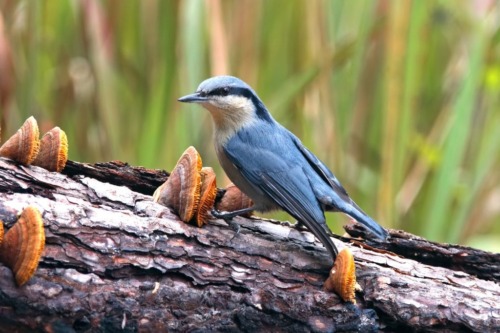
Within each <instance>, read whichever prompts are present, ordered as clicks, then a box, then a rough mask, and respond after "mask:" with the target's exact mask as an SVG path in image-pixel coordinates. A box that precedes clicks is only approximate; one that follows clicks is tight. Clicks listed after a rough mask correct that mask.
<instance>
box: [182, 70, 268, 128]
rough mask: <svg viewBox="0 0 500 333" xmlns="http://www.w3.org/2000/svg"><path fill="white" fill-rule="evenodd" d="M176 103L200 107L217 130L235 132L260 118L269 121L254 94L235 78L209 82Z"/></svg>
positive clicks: (218, 78)
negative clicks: (208, 113)
mask: <svg viewBox="0 0 500 333" xmlns="http://www.w3.org/2000/svg"><path fill="white" fill-rule="evenodd" d="M179 102H184V103H199V104H201V105H202V106H203V107H204V108H205V109H207V110H208V111H210V113H211V115H212V118H213V120H214V124H215V128H216V130H226V131H231V132H235V131H237V130H238V129H240V128H241V127H243V126H247V125H250V124H251V123H253V122H254V121H256V120H258V119H259V118H262V119H269V120H270V119H271V116H270V115H269V113H268V111H267V110H266V107H265V106H264V104H263V103H262V102H261V100H260V99H259V97H258V96H257V94H256V93H255V91H254V90H253V89H252V88H251V87H250V86H249V85H248V84H246V83H245V82H243V81H242V80H240V79H238V78H236V77H234V76H215V77H212V78H209V79H207V80H205V81H203V82H202V83H201V84H200V85H199V86H198V89H197V90H196V92H195V93H194V94H190V95H187V96H184V97H181V98H179Z"/></svg>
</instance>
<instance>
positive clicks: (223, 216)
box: [210, 208, 233, 222]
mask: <svg viewBox="0 0 500 333" xmlns="http://www.w3.org/2000/svg"><path fill="white" fill-rule="evenodd" d="M210 214H212V216H213V217H215V218H216V219H222V220H224V221H226V222H227V221H229V220H231V219H232V218H233V217H232V216H228V214H227V213H222V212H220V211H218V210H217V209H215V208H212V210H211V211H210Z"/></svg>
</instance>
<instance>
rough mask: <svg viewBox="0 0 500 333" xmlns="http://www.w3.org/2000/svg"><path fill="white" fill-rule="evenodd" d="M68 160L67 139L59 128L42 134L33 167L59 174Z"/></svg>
mask: <svg viewBox="0 0 500 333" xmlns="http://www.w3.org/2000/svg"><path fill="white" fill-rule="evenodd" d="M67 160H68V138H67V137H66V133H64V131H63V130H62V129H60V128H59V127H54V128H53V129H51V130H50V131H48V132H47V133H45V134H44V136H43V137H42V140H41V141H40V151H39V152H38V155H37V156H36V158H35V160H34V161H33V163H32V164H33V165H36V166H39V167H41V168H44V169H46V170H49V171H55V172H61V171H62V169H64V166H65V165H66V161H67Z"/></svg>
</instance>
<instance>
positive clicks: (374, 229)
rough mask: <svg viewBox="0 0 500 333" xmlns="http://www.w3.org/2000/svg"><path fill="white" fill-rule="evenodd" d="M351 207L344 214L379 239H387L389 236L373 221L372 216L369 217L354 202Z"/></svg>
mask: <svg viewBox="0 0 500 333" xmlns="http://www.w3.org/2000/svg"><path fill="white" fill-rule="evenodd" d="M349 206H350V207H349V208H347V209H346V210H345V211H344V213H346V214H347V215H349V216H350V217H352V218H353V219H355V220H356V221H358V222H359V223H361V224H362V225H364V226H365V227H367V228H368V230H370V232H371V233H372V234H373V235H375V236H376V237H377V238H379V239H381V240H385V239H387V237H388V236H389V234H388V233H387V231H386V230H385V229H384V228H383V227H381V226H380V225H379V224H378V223H377V222H375V220H374V219H372V218H371V217H370V216H368V215H367V214H366V213H365V212H363V210H361V208H359V207H358V205H356V204H355V203H354V202H352V204H351V205H349Z"/></svg>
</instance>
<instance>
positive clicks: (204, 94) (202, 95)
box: [198, 90, 207, 97]
mask: <svg viewBox="0 0 500 333" xmlns="http://www.w3.org/2000/svg"><path fill="white" fill-rule="evenodd" d="M198 95H200V97H206V96H207V92H206V91H204V90H202V91H200V92H199V93H198Z"/></svg>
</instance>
